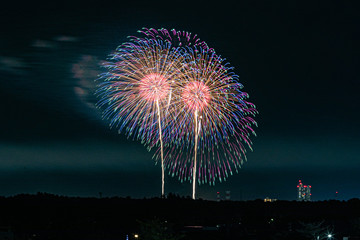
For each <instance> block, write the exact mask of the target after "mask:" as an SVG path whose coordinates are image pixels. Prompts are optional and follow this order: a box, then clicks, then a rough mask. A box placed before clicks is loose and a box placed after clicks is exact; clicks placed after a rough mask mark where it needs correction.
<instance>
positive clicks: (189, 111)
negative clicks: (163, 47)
mask: <svg viewBox="0 0 360 240" xmlns="http://www.w3.org/2000/svg"><path fill="white" fill-rule="evenodd" d="M186 51H187V53H188V55H187V59H186V61H185V63H184V66H185V67H184V68H183V69H182V73H181V75H179V76H177V79H178V80H177V81H176V82H175V84H174V87H173V100H172V104H171V108H172V111H171V113H172V114H171V116H172V118H173V119H174V121H171V122H170V123H171V124H172V126H171V129H172V131H171V132H169V133H170V134H169V136H167V137H171V138H172V139H173V141H172V144H171V145H168V146H169V148H167V151H166V155H165V159H166V160H165V161H166V165H167V167H168V168H169V169H170V171H171V172H172V174H173V175H174V174H175V175H178V176H179V178H180V180H187V179H188V180H191V178H192V183H193V198H194V199H195V182H196V180H198V182H199V183H205V182H209V183H210V184H214V183H215V180H216V179H219V180H220V181H222V180H225V179H226V178H227V177H228V176H229V175H231V174H233V170H235V171H236V172H237V171H238V169H239V168H240V167H241V165H242V163H243V161H244V160H245V159H246V156H245V153H246V149H245V146H248V147H249V148H250V149H251V145H252V143H251V141H250V135H251V133H252V134H254V135H255V132H254V130H253V129H252V125H256V122H255V120H254V119H253V118H252V117H253V116H254V115H255V114H256V113H257V110H256V109H255V106H254V104H252V103H250V102H248V101H246V99H247V98H248V94H247V93H245V92H242V91H241V89H242V85H241V84H240V83H239V82H238V76H237V75H235V74H234V73H233V72H232V67H230V66H229V65H228V64H227V63H226V62H225V60H224V59H222V58H221V57H220V56H217V55H216V54H215V52H214V51H213V50H211V49H203V48H201V47H194V48H186ZM168 142H170V141H168ZM197 172H198V174H197Z"/></svg>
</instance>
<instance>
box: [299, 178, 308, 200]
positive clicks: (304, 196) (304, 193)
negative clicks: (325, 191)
mask: <svg viewBox="0 0 360 240" xmlns="http://www.w3.org/2000/svg"><path fill="white" fill-rule="evenodd" d="M297 189H298V196H297V200H298V201H311V186H310V185H304V184H303V183H302V182H301V180H299V184H298V185H297Z"/></svg>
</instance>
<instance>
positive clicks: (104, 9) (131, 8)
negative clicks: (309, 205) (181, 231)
mask: <svg viewBox="0 0 360 240" xmlns="http://www.w3.org/2000/svg"><path fill="white" fill-rule="evenodd" d="M238 2H241V3H235V1H234V2H231V1H218V2H217V3H216V4H215V3H214V4H211V3H209V2H208V3H202V4H200V3H195V2H194V1H189V2H186V1H173V2H171V1H170V2H161V3H160V2H154V1H128V2H123V1H117V3H109V2H106V1H97V2H96V3H93V2H88V1H87V2H84V3H83V4H80V3H79V4H75V3H72V4H66V3H62V4H57V5H56V4H54V3H53V2H52V1H49V3H48V4H47V5H41V4H36V3H34V2H32V1H31V3H28V5H22V4H20V3H19V2H17V3H14V4H13V5H4V6H2V7H1V8H0V26H1V35H0V107H1V118H0V195H4V196H10V195H15V194H19V193H36V192H48V193H53V194H60V195H67V196H93V197H97V196H98V195H99V192H102V195H103V196H105V197H107V196H121V197H125V196H131V197H134V198H143V197H155V196H159V195H160V193H161V168H160V165H159V164H157V165H155V162H154V160H152V156H153V152H147V150H146V149H145V147H143V146H142V145H141V144H140V143H139V142H136V141H132V140H131V139H127V138H126V136H125V135H124V134H122V135H119V134H117V131H116V130H115V129H113V130H110V129H109V128H108V126H107V124H108V123H107V122H105V121H103V120H102V119H101V114H100V112H99V111H98V110H97V109H96V108H94V103H95V102H96V99H95V97H94V95H93V90H94V87H95V84H94V80H95V79H96V76H97V74H98V73H100V72H101V71H103V70H102V69H101V68H99V63H100V62H101V61H103V60H105V59H106V58H107V55H108V54H109V53H110V52H111V51H113V50H114V49H115V48H116V47H117V46H118V45H120V44H121V43H122V42H124V41H127V36H129V35H135V34H136V31H137V30H139V29H141V28H142V27H148V28H151V27H152V28H162V27H164V28H168V29H172V28H175V29H176V30H184V31H189V32H192V33H196V34H198V36H199V37H200V38H201V40H204V41H206V42H207V43H208V45H209V46H210V47H212V48H214V49H215V50H216V52H217V53H218V54H220V55H221V56H223V57H224V58H226V59H227V60H228V61H229V62H230V63H231V64H232V65H233V66H234V67H235V72H236V73H237V74H238V75H239V76H240V82H241V83H242V84H243V85H244V91H245V92H248V93H249V95H250V99H249V100H250V101H251V102H253V103H255V104H256V106H257V108H258V110H259V112H260V114H259V115H258V116H257V117H256V120H257V122H258V124H259V127H258V128H257V129H256V132H257V137H254V138H253V143H254V145H253V148H254V151H253V152H250V151H249V152H248V155H247V157H248V161H247V162H246V163H245V164H244V165H243V168H242V169H241V170H240V172H239V173H238V174H236V175H234V176H231V177H229V178H228V179H227V181H226V182H223V183H217V184H216V185H215V186H212V187H210V186H208V185H201V186H200V187H199V188H198V192H197V196H198V197H200V198H204V199H210V200H213V199H216V192H217V191H220V192H221V194H222V195H225V191H226V190H230V191H231V197H232V199H234V200H248V199H256V198H261V199H262V198H265V197H270V198H278V199H284V200H295V199H296V185H297V182H298V180H299V179H302V181H303V182H304V183H305V184H309V185H312V197H313V200H327V199H334V198H335V192H336V191H339V194H338V199H341V200H342V199H344V200H347V199H351V198H358V197H360V192H359V189H360V188H359V185H360V176H359V171H360V163H359V160H360V141H359V139H360V138H359V137H360V126H359V116H360V115H359V103H360V100H359V94H358V93H359V89H360V88H359V87H360V84H359V76H360V74H359V64H360V61H359V60H360V58H359V57H360V51H359V50H360V48H359V42H360V32H359V31H360V24H359V23H360V18H359V14H358V13H359V9H358V7H357V6H356V5H352V4H351V1H339V2H337V3H330V1H324V2H320V1H308V2H306V1H294V0H292V1H265V0H264V1H238ZM345 2H347V3H345ZM353 2H355V1H353ZM165 191H166V192H167V193H168V192H173V193H176V194H179V195H181V196H190V195H191V184H190V183H189V182H185V183H180V182H179V181H178V180H177V179H176V178H172V177H171V176H167V177H166V183H165Z"/></svg>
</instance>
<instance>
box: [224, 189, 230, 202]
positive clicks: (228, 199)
mask: <svg viewBox="0 0 360 240" xmlns="http://www.w3.org/2000/svg"><path fill="white" fill-rule="evenodd" d="M225 194H226V195H225V200H227V201H230V198H231V196H230V191H225Z"/></svg>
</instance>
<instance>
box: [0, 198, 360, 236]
mask: <svg viewBox="0 0 360 240" xmlns="http://www.w3.org/2000/svg"><path fill="white" fill-rule="evenodd" d="M328 234H332V235H333V236H334V237H333V238H332V239H341V240H342V239H343V237H349V238H348V239H349V240H350V239H360V238H358V237H357V236H360V200H359V199H351V200H349V201H346V202H345V201H321V202H295V201H292V202H290V201H277V202H271V203H264V202H263V201H261V200H255V201H242V202H234V201H221V202H213V201H205V200H196V201H193V200H191V199H189V198H180V197H177V196H174V195H171V194H170V196H168V198H167V199H159V198H155V199H130V198H117V197H114V198H69V197H62V196H55V195H50V194H43V193H38V194H37V195H17V196H14V197H0V240H2V239H21V240H22V239H24V240H25V239H33V240H36V239H59V240H60V239H61V240H64V239H65V240H70V239H74V240H75V239H76V240H82V239H84V240H85V239H86V240H93V239H94V240H95V239H107V240H112V239H114V240H115V239H119V240H126V239H142V240H144V239H146V240H152V239H159V240H167V239H184V240H185V239H190V240H191V239H210V240H211V239H292V240H296V239H317V237H319V238H318V239H330V238H329V237H328ZM345 239H346V238H345Z"/></svg>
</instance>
